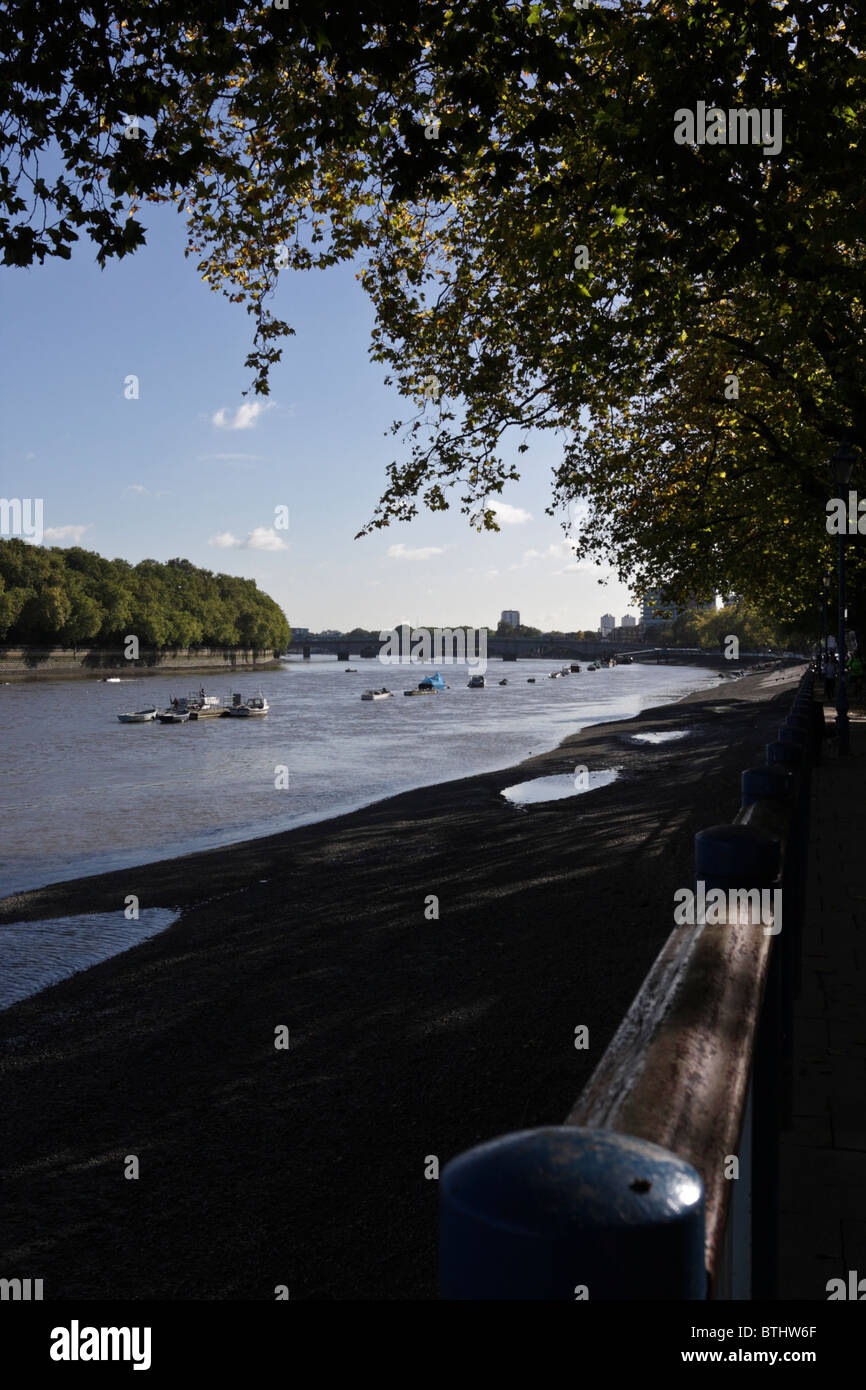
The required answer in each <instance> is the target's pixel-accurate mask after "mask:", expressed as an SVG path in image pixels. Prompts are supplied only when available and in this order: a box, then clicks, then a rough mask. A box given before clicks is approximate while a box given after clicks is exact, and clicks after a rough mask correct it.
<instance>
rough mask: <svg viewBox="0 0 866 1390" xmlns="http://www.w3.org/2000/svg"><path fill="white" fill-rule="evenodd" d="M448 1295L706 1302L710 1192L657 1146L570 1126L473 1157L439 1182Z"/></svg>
mask: <svg viewBox="0 0 866 1390" xmlns="http://www.w3.org/2000/svg"><path fill="white" fill-rule="evenodd" d="M440 1204H441V1205H440V1242H439V1251H440V1292H441V1296H442V1297H443V1298H446V1299H497V1300H499V1299H518V1300H539V1299H547V1300H550V1299H554V1300H563V1299H564V1300H568V1301H574V1300H578V1301H583V1300H584V1299H588V1300H589V1301H594V1300H597V1299H640V1300H643V1299H702V1298H704V1297H705V1296H706V1275H705V1270H704V1185H703V1182H702V1181H701V1178H700V1176H699V1174H698V1173H697V1172H696V1170H695V1169H694V1168H693V1167H692V1166H691V1165H690V1164H688V1163H686V1162H685V1161H684V1160H683V1159H681V1158H677V1157H676V1155H675V1154H672V1153H669V1152H668V1150H667V1149H663V1148H660V1147H659V1145H657V1144H650V1143H648V1142H647V1141H646V1140H643V1139H635V1138H633V1137H632V1136H631V1135H627V1134H619V1133H615V1132H614V1131H612V1130H601V1129H579V1128H575V1127H571V1126H568V1125H561V1126H551V1127H550V1128H546V1129H530V1130H523V1131H520V1132H518V1133H515V1134H506V1135H504V1136H503V1137H502V1138H500V1139H494V1140H493V1141H492V1142H490V1143H488V1144H481V1145H479V1147H477V1148H474V1149H470V1150H469V1151H468V1152H467V1153H463V1154H460V1155H459V1156H458V1157H457V1158H455V1159H453V1160H452V1161H451V1162H450V1163H449V1164H448V1165H447V1166H446V1167H445V1169H444V1170H443V1172H442V1177H441V1182H440Z"/></svg>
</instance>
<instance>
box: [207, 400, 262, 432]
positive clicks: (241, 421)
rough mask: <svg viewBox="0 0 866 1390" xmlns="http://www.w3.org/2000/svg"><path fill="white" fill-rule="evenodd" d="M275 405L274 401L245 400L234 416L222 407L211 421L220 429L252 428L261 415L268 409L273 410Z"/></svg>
mask: <svg viewBox="0 0 866 1390" xmlns="http://www.w3.org/2000/svg"><path fill="white" fill-rule="evenodd" d="M274 405H275V402H274V401H244V403H243V405H239V406H238V408H237V410H236V411H235V414H234V416H233V417H232V416H230V415H229V412H228V411H227V410H225V409H222V410H218V411H217V412H216V414H215V415H213V416H212V417H211V421H212V423H213V424H214V425H216V427H217V429H218V430H250V429H252V427H253V425H254V424H255V423H256V420H257V419H258V418H259V416H260V415H263V414H264V412H265V411H266V410H272V409H273V407H274Z"/></svg>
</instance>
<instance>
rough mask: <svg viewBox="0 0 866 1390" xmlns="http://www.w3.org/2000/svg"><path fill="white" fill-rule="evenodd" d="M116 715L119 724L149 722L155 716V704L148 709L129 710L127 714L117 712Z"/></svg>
mask: <svg viewBox="0 0 866 1390" xmlns="http://www.w3.org/2000/svg"><path fill="white" fill-rule="evenodd" d="M117 717H118V719H119V720H120V722H121V724H149V723H150V722H151V720H152V719H155V718H156V705H151V706H150V708H149V709H137V710H130V711H129V712H128V713H127V714H119V715H118V716H117Z"/></svg>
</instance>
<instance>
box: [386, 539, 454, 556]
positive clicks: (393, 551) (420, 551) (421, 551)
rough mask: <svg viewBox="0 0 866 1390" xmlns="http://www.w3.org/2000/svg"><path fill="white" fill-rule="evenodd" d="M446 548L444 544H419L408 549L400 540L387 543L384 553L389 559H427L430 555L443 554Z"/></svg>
mask: <svg viewBox="0 0 866 1390" xmlns="http://www.w3.org/2000/svg"><path fill="white" fill-rule="evenodd" d="M447 549H448V546H444V545H420V546H418V548H417V549H416V550H409V549H408V547H407V546H405V545H404V544H403V542H402V541H400V543H399V544H398V545H389V546H388V549H387V550H386V551H385V554H386V555H387V556H388V559H389V560H429V559H430V556H431V555H444V554H445V551H446V550H447Z"/></svg>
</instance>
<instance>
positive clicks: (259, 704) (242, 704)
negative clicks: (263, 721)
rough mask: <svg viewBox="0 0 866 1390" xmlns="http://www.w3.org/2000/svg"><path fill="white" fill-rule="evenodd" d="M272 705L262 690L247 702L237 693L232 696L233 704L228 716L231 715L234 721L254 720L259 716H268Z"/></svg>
mask: <svg viewBox="0 0 866 1390" xmlns="http://www.w3.org/2000/svg"><path fill="white" fill-rule="evenodd" d="M269 709H270V705H269V704H268V702H267V700H266V699H265V697H264V695H263V694H262V692H261V690H260V691H259V692H258V694H256V695H252V696H250V698H249V699H248V700H245V699H244V698H243V696H242V695H239V694H238V693H237V691H235V693H234V694H233V695H232V702H231V704H230V705H229V707H228V709H227V710H226V711H225V713H226V714H230V715H231V716H232V718H234V719H252V718H254V717H257V716H261V715H264V714H267V712H268V710H269Z"/></svg>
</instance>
